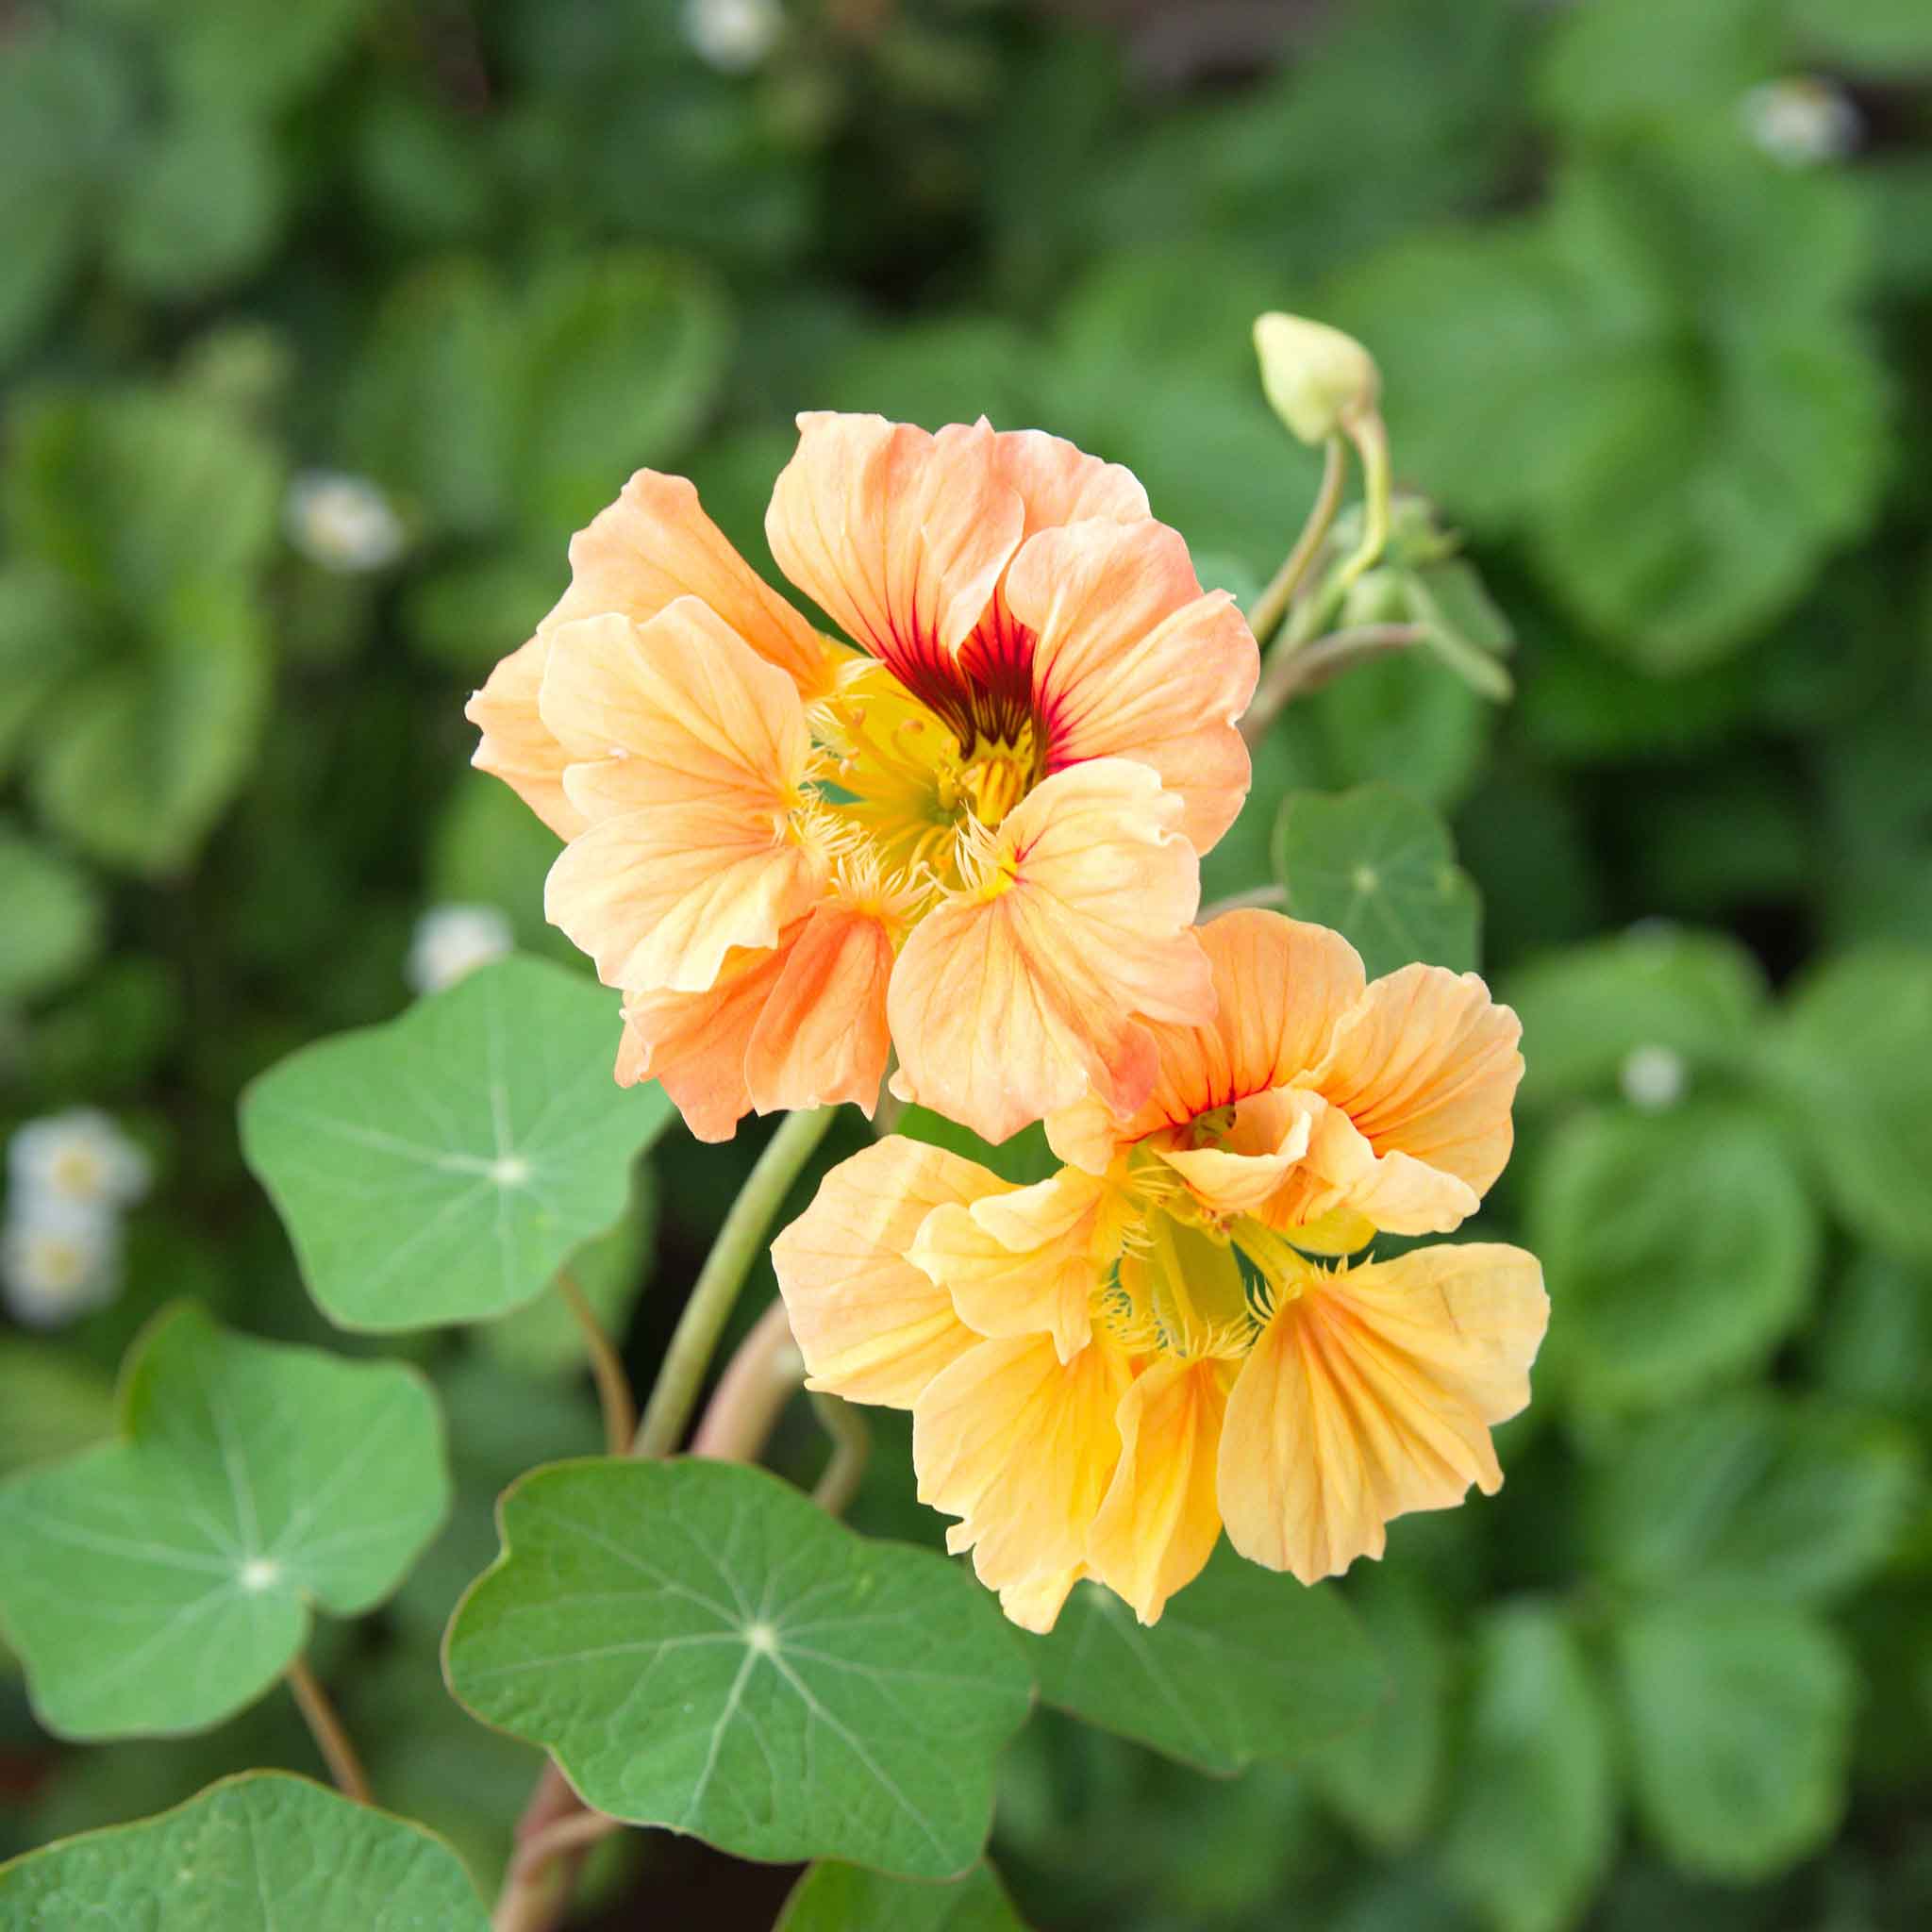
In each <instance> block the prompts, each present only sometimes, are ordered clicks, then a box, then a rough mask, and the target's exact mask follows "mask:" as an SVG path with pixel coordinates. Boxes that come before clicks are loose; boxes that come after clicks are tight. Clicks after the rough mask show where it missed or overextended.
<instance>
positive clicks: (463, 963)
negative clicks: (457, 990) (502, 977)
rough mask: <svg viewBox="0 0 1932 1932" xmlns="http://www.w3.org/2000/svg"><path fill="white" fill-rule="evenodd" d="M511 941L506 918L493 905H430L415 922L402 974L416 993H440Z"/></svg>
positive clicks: (499, 955)
mask: <svg viewBox="0 0 1932 1932" xmlns="http://www.w3.org/2000/svg"><path fill="white" fill-rule="evenodd" d="M515 943H516V935H515V934H514V933H513V932H512V931H511V930H510V924H509V921H508V919H507V918H506V917H505V916H504V914H503V913H502V912H501V911H500V910H499V909H498V908H496V907H494V906H432V907H431V908H429V910H428V911H427V912H425V913H424V915H423V916H422V918H420V919H419V920H418V921H417V922H416V933H415V937H414V938H413V939H412V940H411V941H409V957H408V962H407V963H406V964H405V965H404V967H403V977H404V978H405V979H407V980H408V982H409V985H410V986H411V987H412V988H413V989H414V990H415V991H417V992H441V991H442V990H443V988H444V987H446V986H454V985H455V984H456V983H457V981H458V980H459V979H461V978H462V977H463V976H464V975H465V974H470V973H474V972H475V970H476V968H477V967H479V966H487V965H488V964H489V963H490V961H491V960H492V959H500V958H502V957H503V955H504V954H506V953H507V952H508V951H509V949H510V948H511V947H512V946H513V945H515Z"/></svg>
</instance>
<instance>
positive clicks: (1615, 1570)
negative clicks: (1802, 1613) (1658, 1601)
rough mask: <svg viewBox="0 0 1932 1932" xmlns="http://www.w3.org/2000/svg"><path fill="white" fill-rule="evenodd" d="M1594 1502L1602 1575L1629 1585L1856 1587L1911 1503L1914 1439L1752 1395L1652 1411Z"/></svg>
mask: <svg viewBox="0 0 1932 1932" xmlns="http://www.w3.org/2000/svg"><path fill="white" fill-rule="evenodd" d="M1595 1474H1596V1481H1595V1487H1594V1490H1593V1492H1592V1495H1591V1527H1592V1532H1593V1537H1594V1541H1595V1542H1596V1544H1597V1547H1598V1550H1599V1552H1600V1561H1601V1563H1602V1565H1603V1568H1604V1570H1605V1572H1606V1573H1607V1574H1608V1575H1610V1576H1612V1577H1614V1578H1615V1579H1616V1580H1618V1581H1619V1582H1621V1583H1623V1584H1624V1585H1625V1586H1626V1587H1628V1588H1630V1589H1632V1590H1641V1591H1677V1592H1682V1591H1710V1592H1720V1593H1734V1594H1737V1595H1739V1596H1743V1597H1752V1598H1756V1597H1769V1598H1775V1599H1778V1600H1781V1601H1790V1600H1792V1599H1797V1598H1811V1597H1822V1596H1829V1595H1832V1594H1834V1593H1837V1592H1840V1591H1845V1590H1848V1589H1851V1588H1853V1587H1854V1586H1855V1585H1857V1584H1858V1583H1861V1582H1862V1581H1864V1579H1865V1578H1866V1577H1867V1576H1869V1575H1870V1574H1872V1573H1873V1571H1874V1570H1875V1569H1876V1568H1877V1567H1878V1566H1879V1565H1880V1564H1882V1563H1883V1562H1884V1561H1885V1559H1886V1558H1887V1557H1888V1556H1890V1553H1891V1550H1892V1548H1893V1546H1894V1544H1895V1543H1896V1541H1897V1539H1898V1535H1899V1532H1900V1530H1901V1528H1902V1527H1903V1526H1904V1523H1905V1519H1906V1516H1907V1511H1908V1510H1909V1508H1910V1507H1911V1505H1912V1502H1913V1501H1914V1499H1915V1495H1916V1492H1917V1487H1918V1476H1919V1458H1918V1457H1917V1455H1916V1454H1915V1452H1914V1448H1913V1444H1912V1442H1911V1440H1910V1438H1909V1437H1907V1436H1905V1435H1904V1434H1903V1433H1901V1432H1900V1431H1898V1430H1896V1429H1894V1428H1891V1427H1888V1426H1886V1425H1884V1424H1872V1423H1868V1422H1866V1421H1864V1420H1863V1419H1862V1418H1859V1417H1857V1416H1855V1415H1851V1414H1847V1413H1843V1412H1839V1411H1834V1410H1830V1409H1825V1408H1799V1407H1792V1406H1790V1405H1789V1404H1785V1403H1782V1402H1780V1401H1779V1400H1778V1399H1777V1398H1776V1397H1775V1396H1774V1395H1772V1394H1770V1393H1769V1392H1768V1391H1751V1392H1748V1393H1740V1394H1737V1395H1734V1396H1731V1397H1728V1398H1727V1399H1725V1400H1724V1401H1721V1402H1716V1403H1707V1404H1704V1405H1702V1406H1700V1407H1686V1408H1682V1409H1674V1410H1670V1411H1668V1412H1666V1413H1664V1414H1662V1415H1659V1416H1657V1417H1654V1418H1653V1419H1651V1420H1650V1421H1648V1422H1647V1423H1645V1424H1643V1425H1642V1426H1641V1428H1640V1429H1638V1430H1637V1431H1636V1432H1635V1433H1634V1434H1633V1435H1632V1436H1631V1437H1630V1438H1629V1439H1628V1440H1627V1441H1621V1442H1619V1443H1617V1444H1616V1445H1615V1447H1614V1450H1613V1452H1612V1453H1611V1454H1610V1455H1608V1456H1607V1457H1605V1459H1604V1461H1603V1463H1602V1465H1601V1467H1600V1468H1599V1469H1598V1470H1597V1471H1596V1473H1595Z"/></svg>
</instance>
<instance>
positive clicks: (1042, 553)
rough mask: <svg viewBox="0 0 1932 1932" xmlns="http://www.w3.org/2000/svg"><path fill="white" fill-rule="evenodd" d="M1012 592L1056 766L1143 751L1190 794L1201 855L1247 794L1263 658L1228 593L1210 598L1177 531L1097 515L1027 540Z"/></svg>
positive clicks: (1013, 572) (1188, 830)
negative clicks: (1251, 705) (1248, 720)
mask: <svg viewBox="0 0 1932 1932" xmlns="http://www.w3.org/2000/svg"><path fill="white" fill-rule="evenodd" d="M1004 595H1005V598H1006V601H1007V604H1008V607H1009V608H1011V610H1012V613H1013V615H1014V617H1016V618H1017V619H1018V620H1019V622H1020V623H1021V624H1023V625H1025V626H1026V627H1027V628H1028V629H1029V630H1031V631H1033V632H1034V633H1035V634H1036V638H1037V641H1036V642H1035V644H1034V646H1033V689H1034V697H1035V703H1036V705H1037V706H1038V708H1039V711H1040V715H1041V718H1042V719H1043V721H1044V723H1045V726H1046V733H1047V755H1048V769H1049V771H1061V770H1064V769H1065V768H1066V767H1068V766H1070V765H1074V764H1077V763H1079V762H1081V761H1082V760H1084V759H1088V758H1138V759H1139V760H1140V761H1141V763H1143V764H1148V765H1152V766H1153V767H1154V769H1155V770H1156V771H1157V772H1158V773H1159V774H1160V775H1161V779H1162V781H1163V783H1164V784H1165V785H1166V786H1167V788H1168V790H1169V791H1175V792H1178V793H1179V794H1180V796H1181V797H1182V798H1183V799H1185V800H1186V802H1187V809H1186V812H1185V813H1184V815H1183V817H1182V820H1181V830H1182V832H1183V833H1184V835H1185V836H1186V837H1187V838H1188V839H1189V840H1190V841H1191V842H1192V843H1193V845H1194V847H1195V849H1196V850H1197V851H1200V852H1206V851H1207V850H1208V848H1209V847H1210V846H1212V845H1213V844H1214V842H1215V841H1216V840H1218V839H1219V838H1220V837H1221V835H1222V834H1223V833H1224V831H1226V830H1227V828H1228V826H1229V825H1231V824H1233V823H1234V820H1235V815H1236V813H1238V812H1239V811H1240V810H1241V802H1242V800H1243V799H1245V798H1246V797H1247V794H1248V780H1249V776H1250V773H1249V767H1248V752H1247V747H1246V745H1245V744H1244V743H1243V742H1242V741H1241V733H1240V732H1239V731H1238V730H1236V728H1235V721H1236V720H1237V719H1238V718H1239V717H1240V716H1241V713H1242V712H1243V711H1244V710H1246V708H1247V706H1248V700H1249V699H1250V698H1251V697H1253V696H1254V693H1255V680H1256V678H1257V676H1258V675H1259V672H1260V661H1261V660H1260V654H1259V652H1258V651H1257V648H1256V645H1255V639H1254V635H1253V633H1252V632H1251V631H1250V630H1249V629H1248V626H1247V625H1246V623H1245V622H1244V621H1243V620H1242V618H1241V612H1240V611H1239V610H1237V609H1236V608H1235V607H1234V601H1233V599H1232V598H1230V597H1229V596H1228V595H1227V593H1226V592H1225V591H1213V592H1211V593H1209V594H1207V595H1204V594H1203V593H1202V591H1201V586H1200V584H1199V582H1198V581H1197V580H1196V578H1195V576H1194V570H1193V565H1192V564H1191V562H1190V561H1189V558H1188V546H1187V544H1186V542H1185V541H1183V540H1182V538H1181V536H1180V533H1179V532H1178V531H1176V530H1171V529H1169V528H1168V527H1167V525H1165V524H1158V523H1155V522H1154V521H1153V520H1152V519H1151V518H1150V519H1145V520H1143V521H1141V522H1139V523H1133V524H1119V523H1112V522H1108V521H1107V520H1105V519H1099V518H1094V519H1089V520H1087V521H1085V522H1082V523H1077V524H1070V525H1066V526H1065V527H1064V528H1060V529H1050V530H1043V531H1041V533H1040V534H1039V535H1038V536H1034V537H1029V538H1028V539H1027V540H1026V541H1025V543H1024V546H1023V547H1022V548H1021V550H1020V553H1019V555H1018V556H1017V557H1015V558H1013V561H1012V565H1011V567H1010V568H1009V569H1008V572H1007V579H1006V585H1005V590H1004Z"/></svg>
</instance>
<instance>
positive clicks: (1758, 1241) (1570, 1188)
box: [1530, 1103, 1819, 1408]
mask: <svg viewBox="0 0 1932 1932" xmlns="http://www.w3.org/2000/svg"><path fill="white" fill-rule="evenodd" d="M1531 1186H1532V1191H1531V1196H1530V1212H1531V1220H1532V1224H1533V1226H1534V1228H1535V1230H1536V1239H1535V1241H1534V1242H1533V1245H1534V1246H1535V1248H1536V1251H1537V1253H1538V1254H1539V1255H1540V1256H1541V1259H1542V1263H1543V1272H1544V1274H1545V1277H1546V1278H1547V1280H1548V1282H1549V1288H1550V1303H1551V1318H1550V1344H1551V1356H1552V1360H1553V1362H1554V1363H1555V1364H1557V1365H1559V1368H1560V1373H1561V1374H1564V1375H1566V1376H1567V1377H1568V1378H1569V1381H1570V1384H1571V1386H1572V1387H1573V1388H1574V1390H1575V1391H1576V1392H1577V1394H1578V1395H1579V1396H1580V1397H1581V1398H1582V1399H1583V1400H1584V1401H1585V1402H1586V1403H1588V1404H1590V1405H1591V1406H1592V1407H1602V1408H1627V1407H1646V1406H1651V1405H1657V1404H1662V1403H1666V1402H1672V1401H1675V1400H1678V1399H1680V1398H1681V1397H1683V1396H1686V1395H1689V1394H1691V1393H1693V1392H1695V1391H1697V1390H1699V1389H1701V1388H1704V1387H1705V1386H1707V1384H1708V1383H1710V1382H1712V1381H1715V1380H1717V1379H1719V1378H1720V1377H1723V1376H1725V1375H1731V1374H1739V1373H1740V1372H1742V1371H1745V1370H1747V1369H1750V1368H1752V1367H1754V1366H1755V1365H1757V1364H1758V1363H1760V1362H1762V1361H1763V1360H1765V1359H1766V1357H1769V1356H1770V1354H1771V1352H1772V1350H1773V1349H1774V1348H1775V1347H1776V1346H1777V1345H1778V1343H1779V1342H1780V1341H1783V1340H1784V1338H1785V1337H1786V1336H1787V1335H1789V1334H1790V1331H1791V1330H1792V1328H1793V1327H1795V1326H1796V1324H1798V1322H1799V1321H1800V1320H1801V1319H1802V1318H1803V1316H1804V1314H1805V1311H1806V1309H1807V1307H1808V1306H1809V1304H1810V1299H1811V1289H1812V1281H1813V1276H1814V1274H1815V1272H1816V1268H1817V1262H1818V1253H1819V1230H1818V1222H1817V1216H1816V1214H1815V1212H1814V1211H1813V1209H1812V1207H1811V1204H1810V1201H1809V1199H1808V1197H1807V1194H1806V1191H1805V1187H1804V1182H1803V1179H1802V1177H1801V1176H1800V1174H1798V1172H1797V1171H1796V1170H1795V1169H1794V1168H1793V1166H1792V1164H1791V1160H1790V1156H1789V1155H1788V1154H1787V1152H1786V1151H1785V1146H1784V1142H1783V1141H1782V1140H1781V1139H1780V1138H1779V1136H1778V1134H1777V1133H1776V1131H1775V1130H1774V1128H1773V1127H1772V1126H1770V1125H1769V1124H1766V1123H1765V1122H1764V1121H1763V1120H1761V1119H1759V1118H1758V1117H1757V1115H1756V1114H1754V1113H1751V1112H1749V1111H1746V1110H1745V1109H1744V1108H1739V1107H1732V1106H1728V1105H1720V1104H1717V1103H1708V1104H1704V1105H1696V1106H1690V1107H1683V1108H1677V1109H1675V1110H1674V1111H1673V1112H1670V1113H1665V1114H1639V1113H1635V1112H1630V1111H1626V1110H1624V1109H1614V1110H1613V1109H1604V1110H1601V1111H1598V1112H1592V1113H1588V1114H1583V1115H1579V1116H1578V1117H1577V1118H1576V1119H1574V1120H1573V1121H1571V1122H1569V1123H1568V1124H1566V1125H1565V1126H1564V1127H1563V1129H1562V1130H1561V1131H1560V1132H1559V1133H1558V1134H1557V1136H1556V1138H1555V1139H1554V1140H1553V1141H1551V1142H1550V1143H1549V1145H1548V1148H1547V1152H1546V1154H1545V1157H1544V1159H1543V1161H1542V1164H1541V1167H1540V1168H1539V1169H1538V1170H1537V1171H1536V1173H1535V1174H1534V1177H1533V1180H1532V1184H1531Z"/></svg>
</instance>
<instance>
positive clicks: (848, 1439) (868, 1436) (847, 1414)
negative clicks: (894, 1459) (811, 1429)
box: [811, 1390, 872, 1516]
mask: <svg viewBox="0 0 1932 1932" xmlns="http://www.w3.org/2000/svg"><path fill="white" fill-rule="evenodd" d="M811 1406H812V1409H813V1411H814V1412H815V1413H816V1415H817V1416H818V1419H819V1426H820V1427H821V1428H823V1429H824V1432H825V1434H826V1435H828V1436H829V1437H831V1439H832V1459H831V1461H829V1462H828V1463H826V1464H825V1473H824V1474H823V1475H822V1476H820V1477H819V1480H818V1487H817V1488H816V1489H815V1490H813V1491H812V1492H811V1499H812V1501H813V1502H814V1503H816V1504H817V1505H818V1506H819V1507H820V1508H821V1509H823V1510H824V1512H825V1514H826V1515H827V1516H842V1515H844V1513H845V1511H846V1510H847V1508H849V1507H851V1503H852V1499H853V1497H854V1496H856V1495H858V1485H859V1484H860V1483H861V1482H862V1481H863V1480H864V1478H865V1465H866V1464H867V1463H868V1462H870V1461H871V1460H872V1430H871V1428H870V1427H869V1426H868V1425H867V1424H866V1420H865V1414H864V1411H863V1410H862V1409H858V1408H855V1407H853V1406H852V1404H851V1403H849V1402H842V1401H841V1400H840V1398H839V1397H838V1396H836V1395H826V1394H824V1393H823V1392H821V1391H817V1390H814V1391H812V1398H811Z"/></svg>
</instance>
